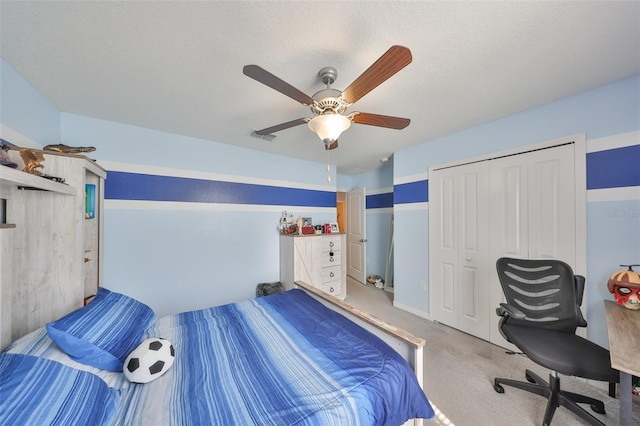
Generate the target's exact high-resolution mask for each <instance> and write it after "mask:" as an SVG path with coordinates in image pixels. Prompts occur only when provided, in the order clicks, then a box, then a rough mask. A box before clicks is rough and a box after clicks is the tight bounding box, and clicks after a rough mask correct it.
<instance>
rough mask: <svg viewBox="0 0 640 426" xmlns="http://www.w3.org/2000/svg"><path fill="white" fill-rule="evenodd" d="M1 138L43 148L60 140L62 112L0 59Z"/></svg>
mask: <svg viewBox="0 0 640 426" xmlns="http://www.w3.org/2000/svg"><path fill="white" fill-rule="evenodd" d="M0 123H1V124H2V127H0V131H1V133H0V137H1V138H2V139H5V140H7V141H9V142H12V143H13V144H14V145H19V146H24V147H30V148H41V147H43V146H45V145H49V144H56V143H60V112H59V111H58V110H57V109H56V108H55V107H54V106H53V105H52V104H51V102H49V101H48V100H47V98H45V97H44V96H42V95H41V94H40V93H39V92H38V91H37V90H35V89H34V88H33V86H31V85H30V84H29V83H28V82H27V81H25V80H24V79H23V78H22V77H21V76H20V75H19V74H18V73H17V72H16V71H15V70H14V69H13V68H12V67H11V65H9V64H8V63H6V62H5V61H4V59H0Z"/></svg>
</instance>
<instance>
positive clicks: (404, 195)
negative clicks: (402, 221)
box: [393, 180, 429, 204]
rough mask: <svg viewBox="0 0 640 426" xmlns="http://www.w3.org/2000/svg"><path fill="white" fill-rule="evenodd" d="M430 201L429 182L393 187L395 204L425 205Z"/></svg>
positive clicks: (423, 181) (422, 181)
mask: <svg viewBox="0 0 640 426" xmlns="http://www.w3.org/2000/svg"><path fill="white" fill-rule="evenodd" d="M428 201H429V181H428V180H419V181H416V182H410V183H403V184H401V185H394V186H393V203H394V204H407V203H425V202H428Z"/></svg>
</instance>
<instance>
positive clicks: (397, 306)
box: [393, 300, 431, 321]
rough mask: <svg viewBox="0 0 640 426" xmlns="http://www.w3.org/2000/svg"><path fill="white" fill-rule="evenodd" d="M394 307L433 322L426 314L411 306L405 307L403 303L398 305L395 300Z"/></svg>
mask: <svg viewBox="0 0 640 426" xmlns="http://www.w3.org/2000/svg"><path fill="white" fill-rule="evenodd" d="M393 307H394V308H398V309H401V310H403V311H405V312H409V313H410V314H413V315H415V316H418V317H420V318H424V319H426V320H429V321H431V318H429V315H428V314H425V313H424V312H422V311H419V310H418V309H415V308H412V307H410V306H406V305H403V304H402V303H398V302H396V301H395V300H394V301H393Z"/></svg>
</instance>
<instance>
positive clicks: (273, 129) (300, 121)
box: [255, 118, 309, 136]
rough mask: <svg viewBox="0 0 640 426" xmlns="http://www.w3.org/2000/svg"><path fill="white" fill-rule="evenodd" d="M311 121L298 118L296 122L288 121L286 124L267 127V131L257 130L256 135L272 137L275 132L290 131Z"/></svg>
mask: <svg viewBox="0 0 640 426" xmlns="http://www.w3.org/2000/svg"><path fill="white" fill-rule="evenodd" d="M308 121H309V119H308V118H298V119H296V120H291V121H287V122H286V123H280V124H276V125H275V126H271V127H267V128H266V129H262V130H256V131H255V133H256V135H260V136H264V135H270V134H271V133H273V132H279V131H280V130H284V129H288V128H289V127H294V126H299V125H300V124H305V123H307V122H308Z"/></svg>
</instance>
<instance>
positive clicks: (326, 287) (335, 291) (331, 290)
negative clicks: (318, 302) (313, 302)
mask: <svg viewBox="0 0 640 426" xmlns="http://www.w3.org/2000/svg"><path fill="white" fill-rule="evenodd" d="M315 287H316V288H317V289H318V290H321V291H324V292H325V293H327V294H330V295H332V296H333V297H341V296H342V282H341V281H332V282H330V283H322V284H319V285H317V286H315Z"/></svg>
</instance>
